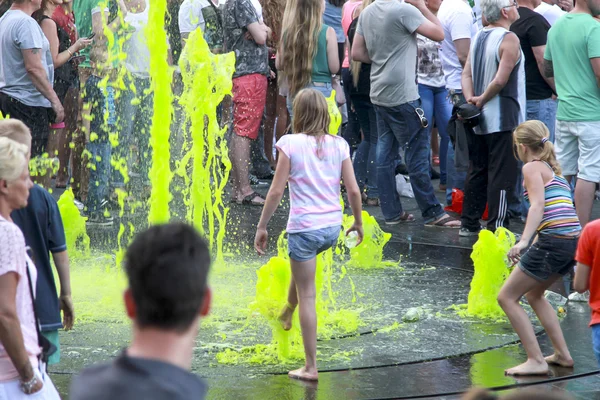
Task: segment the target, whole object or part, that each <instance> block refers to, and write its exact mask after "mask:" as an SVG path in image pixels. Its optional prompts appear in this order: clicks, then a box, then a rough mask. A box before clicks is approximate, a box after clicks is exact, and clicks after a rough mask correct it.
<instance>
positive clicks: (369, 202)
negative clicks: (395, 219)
mask: <svg viewBox="0 0 600 400" xmlns="http://www.w3.org/2000/svg"><path fill="white" fill-rule="evenodd" d="M366 204H367V205H368V206H371V207H379V199H378V198H376V197H368V198H367V201H366Z"/></svg>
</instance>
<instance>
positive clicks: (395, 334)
mask: <svg viewBox="0 0 600 400" xmlns="http://www.w3.org/2000/svg"><path fill="white" fill-rule="evenodd" d="M261 189H266V187H259V188H258V190H259V191H261ZM403 203H404V205H405V209H406V210H407V211H409V212H413V213H415V216H416V217H417V221H416V222H413V223H407V224H405V225H398V226H393V227H389V226H385V225H382V228H383V229H384V230H386V231H388V232H391V233H392V235H393V236H392V239H391V241H390V242H389V243H388V245H387V246H386V249H385V252H384V254H385V258H386V259H390V260H395V261H397V260H399V259H400V260H401V262H400V266H397V267H388V268H384V269H369V270H361V269H356V268H354V269H351V270H350V271H349V272H348V276H350V277H351V278H352V280H353V282H354V284H355V286H356V289H355V290H356V293H358V294H359V295H358V296H357V299H358V300H357V301H353V298H352V297H353V296H351V294H350V290H349V289H348V285H347V283H346V282H345V281H344V280H340V282H338V284H339V287H337V290H338V291H339V293H341V294H340V296H339V304H338V305H339V307H346V308H349V309H352V310H355V311H357V312H359V313H360V316H361V320H362V325H361V326H359V328H358V330H357V333H355V334H352V335H350V336H347V335H344V334H343V333H341V332H340V333H339V334H336V335H333V336H331V337H321V338H320V342H319V344H318V348H319V351H320V353H319V367H320V371H321V372H320V376H319V377H320V380H319V383H318V384H311V383H304V382H299V381H295V380H290V379H289V378H288V377H287V376H286V372H287V370H288V369H290V368H293V367H297V366H298V365H299V363H298V362H296V363H293V362H292V363H289V364H283V365H282V364H277V363H272V364H262V365H255V364H247V363H243V364H238V365H227V364H219V363H218V362H217V361H216V359H215V355H216V353H217V352H219V351H221V350H223V349H224V348H230V349H234V350H239V349H241V348H243V347H244V346H253V345H256V344H260V343H268V342H269V341H270V335H271V333H270V330H269V329H268V327H267V326H265V324H256V326H255V327H256V329H255V330H251V329H247V328H246V329H245V330H244V329H241V328H243V327H244V326H245V325H247V323H248V321H249V318H251V317H252V315H251V314H249V313H248V312H247V311H246V310H245V308H246V306H245V305H247V304H248V302H250V301H252V299H253V295H254V294H253V289H254V284H255V281H256V274H255V270H256V269H257V268H258V267H259V266H260V264H259V263H258V260H257V258H256V257H255V256H254V255H253V254H252V252H251V249H250V246H251V243H252V242H251V241H252V239H253V236H254V229H255V224H256V222H257V221H258V218H259V217H260V212H261V209H260V208H258V207H241V206H233V207H232V210H231V214H230V215H231V217H230V220H229V221H230V222H229V225H228V228H227V243H226V253H227V259H228V260H230V263H231V265H235V271H233V270H227V269H224V270H216V271H213V278H212V283H211V284H212V286H213V290H214V291H215V293H221V296H222V297H223V298H224V297H228V302H227V303H228V304H227V305H225V304H219V297H218V296H217V297H216V299H215V305H214V308H215V312H214V314H215V315H213V317H211V318H209V319H208V320H206V321H205V322H203V324H202V326H201V333H200V335H199V338H198V342H197V347H196V349H195V351H194V363H193V371H194V372H195V373H197V374H199V375H200V376H202V377H204V378H205V379H206V380H207V382H208V384H209V386H210V391H209V398H210V399H338V398H340V399H341V398H347V399H388V398H426V397H437V398H439V397H441V398H449V399H454V398H458V397H457V394H458V393H461V392H464V391H465V390H468V388H469V387H471V386H483V387H489V388H497V389H500V390H509V389H513V388H515V387H519V386H525V385H532V384H535V385H537V386H539V387H540V388H542V389H543V390H553V391H554V390H559V391H560V390H563V391H565V390H566V391H568V392H570V393H571V395H573V396H575V397H576V398H578V399H600V376H599V375H596V374H595V372H596V371H597V369H598V365H597V364H596V360H595V358H594V356H593V353H592V350H591V349H592V347H591V338H590V331H589V328H588V327H587V324H588V321H589V311H588V306H587V304H584V303H570V304H568V306H567V316H566V317H565V318H564V319H563V320H562V322H561V325H562V327H563V330H564V332H565V336H566V340H567V343H568V344H569V348H570V350H571V352H572V355H573V358H574V359H575V362H576V366H575V368H574V369H563V368H556V369H553V370H552V376H550V377H537V378H528V379H515V378H511V377H506V376H504V373H503V371H504V369H506V368H509V367H512V366H514V365H516V364H518V363H520V362H523V361H524V359H525V356H524V352H523V350H522V348H521V347H520V346H519V345H518V343H517V341H518V338H517V336H516V335H515V334H514V332H513V331H512V329H511V327H510V325H509V324H508V322H507V321H497V322H489V321H478V320H472V319H465V318H463V317H460V316H458V315H457V314H456V312H455V311H454V310H452V309H449V307H450V306H452V305H456V304H463V303H466V300H467V295H468V291H469V284H470V280H471V277H472V262H471V260H470V258H469V256H470V252H471V247H472V244H473V243H474V242H475V240H474V239H471V238H467V239H465V238H459V237H458V232H457V231H456V230H447V229H431V228H424V227H423V226H422V224H421V223H420V222H419V215H418V212H415V211H417V207H416V203H415V202H414V200H408V199H403ZM596 208H598V209H596V210H595V214H597V213H598V211H600V208H599V207H596ZM367 211H369V212H370V213H371V214H372V215H374V216H376V217H378V220H380V216H381V214H380V211H379V210H378V209H376V208H367ZM286 218H287V210H286V209H285V208H283V209H280V210H279V211H278V212H277V213H276V215H275V217H274V219H273V220H272V223H271V224H270V226H271V228H272V231H273V234H272V235H271V236H272V238H276V237H277V234H278V233H279V231H281V230H282V229H283V228H284V226H285V221H286ZM128 219H129V220H130V221H135V222H134V223H135V224H136V227H138V230H139V226H141V225H143V216H140V215H139V214H138V215H134V216H130V217H128ZM380 221H381V220H380ZM522 227H523V225H522V224H515V225H514V226H513V229H514V230H515V231H517V232H518V231H520V230H522ZM113 229H114V232H113V230H111V229H108V230H106V229H105V230H95V231H92V232H89V233H90V236H91V237H92V241H93V243H94V244H95V246H96V247H98V248H101V249H103V250H105V251H109V250H110V249H114V247H115V246H116V243H115V239H114V238H115V237H116V229H118V228H113ZM273 247H274V246H271V249H273ZM113 251H114V250H113ZM231 299H234V300H231ZM416 306H420V307H422V308H423V309H424V310H425V314H424V316H423V318H421V320H419V321H418V322H415V323H403V322H402V315H403V314H404V312H405V311H406V310H407V309H408V308H410V307H416ZM249 315H250V316H249ZM533 322H534V323H535V324H536V325H535V326H536V330H537V332H538V333H539V339H540V341H541V343H542V349H543V350H544V353H545V354H549V353H550V352H551V347H550V343H549V340H548V338H547V337H546V335H545V334H544V333H543V330H542V329H541V327H539V324H537V322H536V320H535V318H534V319H533ZM252 326H253V327H254V325H252ZM224 335H225V336H224ZM129 337H130V328H129V325H128V324H127V323H125V322H122V320H102V321H93V320H92V321H87V322H85V323H81V324H79V325H77V326H76V329H75V330H74V331H72V332H68V333H64V332H61V345H62V352H63V353H62V354H63V356H62V361H61V363H60V364H59V365H58V366H54V367H51V368H50V371H51V376H52V379H53V381H54V382H55V384H56V385H57V387H58V388H59V391H60V392H61V394H63V395H64V398H68V397H67V396H66V394H67V392H68V385H69V382H70V380H71V378H72V376H73V374H75V373H77V371H79V370H80V369H81V368H84V367H85V366H89V365H91V364H93V363H96V362H101V361H106V360H110V359H111V358H112V357H114V356H115V355H116V354H118V352H119V351H120V349H122V348H123V347H125V346H126V345H127V342H128V340H129Z"/></svg>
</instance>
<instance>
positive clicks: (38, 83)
mask: <svg viewBox="0 0 600 400" xmlns="http://www.w3.org/2000/svg"><path fill="white" fill-rule="evenodd" d="M21 54H22V55H23V62H24V64H25V70H26V71H27V75H28V76H29V78H30V79H31V82H32V83H33V86H35V88H36V89H37V90H38V91H39V92H40V93H41V94H42V96H44V97H45V98H47V99H48V100H49V101H50V104H51V105H52V109H53V110H54V112H55V113H56V120H55V121H51V122H57V123H58V122H62V120H63V119H64V117H65V111H64V109H63V106H62V104H60V100H58V96H56V92H54V88H53V87H52V83H51V82H50V81H49V80H48V75H47V74H46V69H45V68H44V65H43V64H42V50H41V49H23V50H21Z"/></svg>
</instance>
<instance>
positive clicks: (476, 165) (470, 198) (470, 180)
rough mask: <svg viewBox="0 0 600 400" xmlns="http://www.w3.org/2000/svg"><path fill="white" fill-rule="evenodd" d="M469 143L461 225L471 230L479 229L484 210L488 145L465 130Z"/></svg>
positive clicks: (477, 136)
mask: <svg viewBox="0 0 600 400" xmlns="http://www.w3.org/2000/svg"><path fill="white" fill-rule="evenodd" d="M466 134H467V141H468V144H469V159H470V160H471V167H470V168H469V172H468V176H467V181H466V183H465V198H464V202H463V211H462V215H461V221H462V227H463V229H467V230H469V231H471V232H478V231H479V230H481V223H480V222H479V220H480V219H481V216H482V215H483V212H484V211H485V204H486V202H487V187H488V147H487V144H486V142H485V140H484V138H483V137H482V136H480V135H475V134H474V133H473V131H472V130H471V129H467V130H466Z"/></svg>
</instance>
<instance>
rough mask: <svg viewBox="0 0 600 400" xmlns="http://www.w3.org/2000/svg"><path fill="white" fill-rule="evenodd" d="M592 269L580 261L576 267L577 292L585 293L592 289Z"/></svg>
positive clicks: (575, 281) (575, 288)
mask: <svg viewBox="0 0 600 400" xmlns="http://www.w3.org/2000/svg"><path fill="white" fill-rule="evenodd" d="M591 271H592V269H591V268H590V267H589V266H588V265H585V264H582V263H580V262H578V263H577V266H576V267H575V278H574V279H573V289H574V290H575V291H576V292H579V293H584V292H586V291H588V290H589V289H590V272H591Z"/></svg>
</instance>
